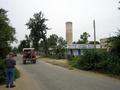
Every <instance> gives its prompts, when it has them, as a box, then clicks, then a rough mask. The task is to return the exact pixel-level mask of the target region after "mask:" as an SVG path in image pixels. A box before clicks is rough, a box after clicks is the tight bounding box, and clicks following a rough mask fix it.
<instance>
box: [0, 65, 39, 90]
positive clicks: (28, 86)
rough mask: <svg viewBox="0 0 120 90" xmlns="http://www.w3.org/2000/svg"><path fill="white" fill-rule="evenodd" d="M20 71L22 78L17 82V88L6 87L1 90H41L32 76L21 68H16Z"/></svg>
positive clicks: (3, 86) (1, 87)
mask: <svg viewBox="0 0 120 90" xmlns="http://www.w3.org/2000/svg"><path fill="white" fill-rule="evenodd" d="M16 67H17V69H18V70H19V71H20V78H19V79H17V80H16V81H15V85H16V87H14V88H6V87H5V85H2V86H0V90H40V89H38V87H37V85H35V83H34V81H33V80H32V79H31V78H30V76H29V75H28V74H27V73H26V72H25V71H24V70H23V69H22V68H21V66H19V65H18V66H16Z"/></svg>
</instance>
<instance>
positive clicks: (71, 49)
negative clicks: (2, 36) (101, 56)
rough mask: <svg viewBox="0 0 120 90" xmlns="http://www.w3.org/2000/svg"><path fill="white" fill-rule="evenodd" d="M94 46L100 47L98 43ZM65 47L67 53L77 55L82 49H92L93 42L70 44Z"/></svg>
mask: <svg viewBox="0 0 120 90" xmlns="http://www.w3.org/2000/svg"><path fill="white" fill-rule="evenodd" d="M96 48H100V44H97V45H96ZM66 49H67V54H68V55H73V56H79V55H81V54H82V50H83V49H94V44H70V45H67V47H66Z"/></svg>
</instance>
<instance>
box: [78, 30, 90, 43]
mask: <svg viewBox="0 0 120 90" xmlns="http://www.w3.org/2000/svg"><path fill="white" fill-rule="evenodd" d="M88 37H90V35H89V33H87V32H83V34H82V35H80V39H82V40H83V41H84V42H85V43H87V42H88Z"/></svg>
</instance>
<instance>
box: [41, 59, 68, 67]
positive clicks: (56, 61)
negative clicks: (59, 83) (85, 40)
mask: <svg viewBox="0 0 120 90" xmlns="http://www.w3.org/2000/svg"><path fill="white" fill-rule="evenodd" d="M39 60H42V61H44V62H46V63H50V64H53V65H58V66H62V67H65V68H69V64H68V61H67V60H66V59H51V58H39Z"/></svg>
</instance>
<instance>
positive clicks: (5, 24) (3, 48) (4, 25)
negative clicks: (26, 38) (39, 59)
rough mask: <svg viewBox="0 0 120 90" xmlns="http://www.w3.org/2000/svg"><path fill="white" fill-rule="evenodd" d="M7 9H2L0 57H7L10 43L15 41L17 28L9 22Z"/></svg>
mask: <svg viewBox="0 0 120 90" xmlns="http://www.w3.org/2000/svg"><path fill="white" fill-rule="evenodd" d="M6 14H7V11H6V10H4V9H0V55H1V56H0V57H1V58H5V56H6V54H7V53H8V52H9V51H10V49H11V48H10V44H11V43H12V42H13V41H15V40H16V39H15V37H14V35H15V29H14V28H13V27H12V26H11V25H10V24H9V19H8V18H7V15H6Z"/></svg>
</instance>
